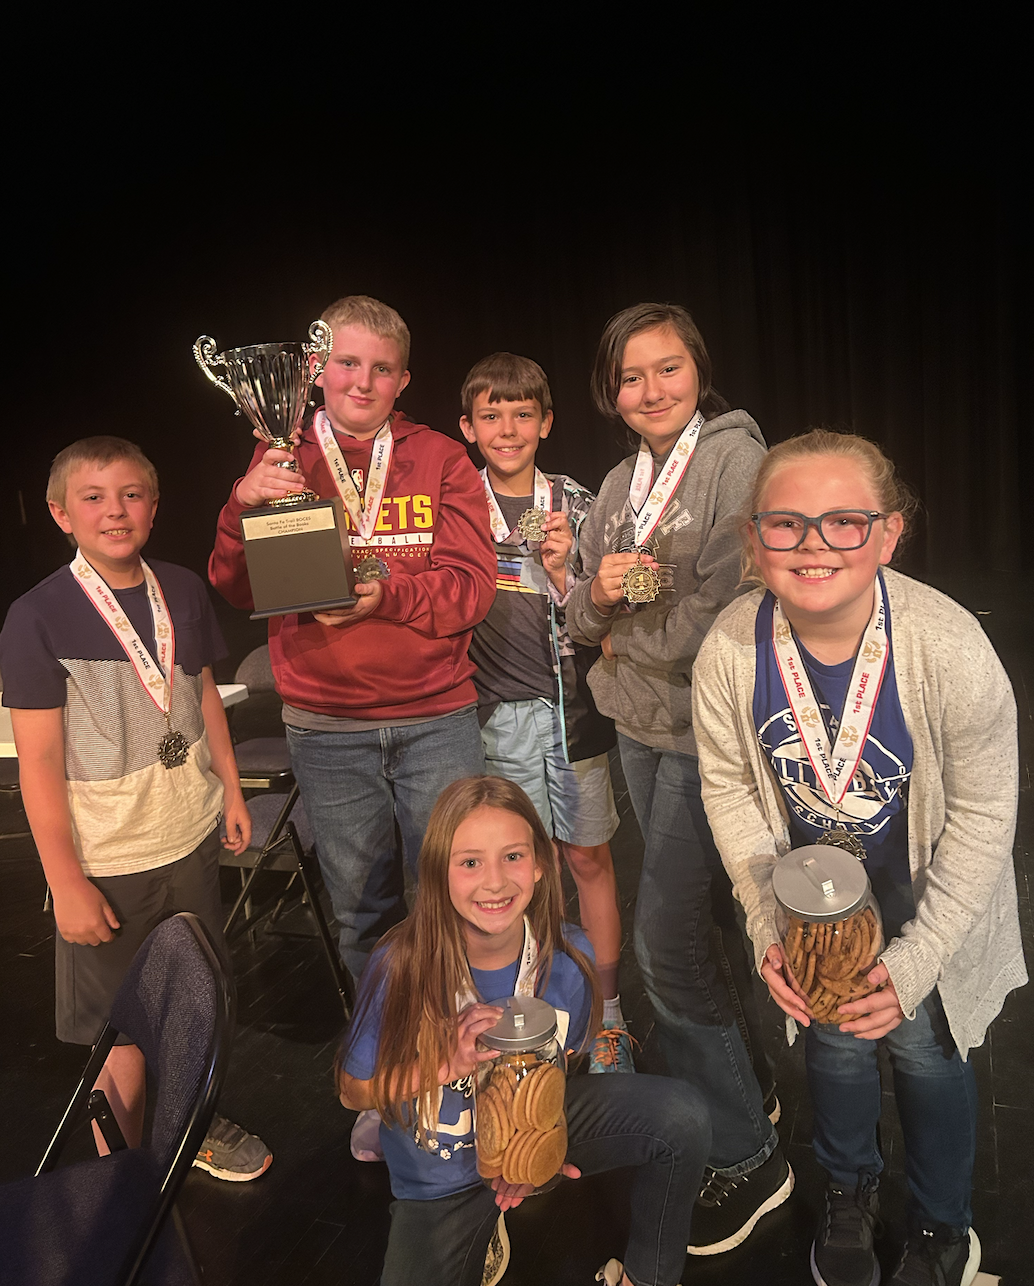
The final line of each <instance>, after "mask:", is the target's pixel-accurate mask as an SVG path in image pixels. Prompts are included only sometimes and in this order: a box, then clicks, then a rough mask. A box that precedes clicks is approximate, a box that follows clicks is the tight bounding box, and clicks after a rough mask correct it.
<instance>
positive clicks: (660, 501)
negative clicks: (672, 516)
mask: <svg viewBox="0 0 1034 1286" xmlns="http://www.w3.org/2000/svg"><path fill="white" fill-rule="evenodd" d="M703 425H704V417H703V414H702V413H701V412H700V411H697V413H696V415H694V416H693V418H692V419H691V420H690V422H689V423H688V424H687V425H686V427H685V428H684V429H683V430H682V432H681V433H680V434H679V438H678V441H677V442H676V443H675V445H674V447H672V449H671V452H670V454H669V455H668V461H667V463H666V464H665V466H664V468H663V470H662V471H661V472H660V473H659V474H658V475H657V481H656V482H655V483H654V484H653V485H652V486H651V485H650V480H651V478H652V477H653V452H652V451H651V450H650V447H649V444H648V443H647V441H646V439H645V438H644V439H643V440H642V442H641V443H640V445H639V454H638V456H637V457H636V462H635V468H634V469H633V470H632V477H631V480H630V481H629V484H628V502H629V504H630V505H631V506H632V510H633V512H634V513H635V514H636V520H635V543H636V548H637V549H642V547H643V546H644V545H645V544H646V542H647V541H648V540H649V539H650V537H651V535H652V534H653V529H654V528H655V527H656V526H657V524H658V523H659V522H660V520H661V518H662V516H663V515H664V511H665V509H666V508H667V507H668V502H669V501H670V500H671V498H672V496H673V495H674V494H675V488H676V487H677V486H678V485H679V483H680V482H681V481H682V475H683V474H684V473H685V472H686V469H687V468H688V467H689V462H690V460H692V458H693V452H694V451H695V450H696V445H697V438H698V436H699V434H700V430H701V429H702V428H703Z"/></svg>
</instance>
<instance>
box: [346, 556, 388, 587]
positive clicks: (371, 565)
mask: <svg viewBox="0 0 1034 1286" xmlns="http://www.w3.org/2000/svg"><path fill="white" fill-rule="evenodd" d="M390 575H391V572H390V570H389V568H388V564H387V563H386V562H385V561H384V559H383V558H377V557H376V556H375V555H374V554H367V556H366V557H365V558H364V559H363V560H362V562H360V564H359V566H358V567H357V568H356V569H355V578H356V580H357V581H359V582H360V583H361V584H364V585H365V584H366V583H367V582H368V581H372V580H387V579H388V577H389V576H390Z"/></svg>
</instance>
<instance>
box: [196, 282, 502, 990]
mask: <svg viewBox="0 0 1034 1286" xmlns="http://www.w3.org/2000/svg"><path fill="white" fill-rule="evenodd" d="M323 317H324V320H325V321H327V322H329V323H330V326H331V327H332V328H333V331H334V346H333V350H332V352H331V354H330V358H329V360H328V362H327V365H326V368H325V370H324V371H323V374H322V375H320V376H319V378H318V379H317V380H316V384H317V385H318V386H319V387H320V388H322V389H323V393H324V402H325V405H324V407H323V408H321V409H320V410H318V411H317V412H316V415H315V416H314V417H313V420H312V422H311V424H309V425H307V426H306V427H305V429H304V430H303V432H302V433H301V440H300V442H299V444H298V446H297V448H296V450H295V454H294V458H295V460H296V461H297V465H298V471H297V472H295V473H292V472H291V471H289V470H286V469H283V468H277V467H276V466H277V463H278V462H283V461H285V460H288V459H290V457H289V456H288V455H287V454H286V453H285V452H283V451H276V450H272V449H267V448H266V446H265V444H263V443H260V444H259V445H258V447H257V448H256V451H255V455H254V458H253V459H252V462H251V467H250V469H249V470H248V472H247V473H246V474H245V476H244V477H243V478H241V479H239V480H238V481H237V482H236V483H235V484H234V487H233V490H232V492H231V493H230V499H229V500H228V501H227V503H226V505H225V506H224V507H223V510H222V512H221V514H220V515H219V524H218V529H217V534H216V542H215V550H214V551H213V553H212V557H211V561H210V563H209V577H210V579H211V581H212V584H213V585H214V586H215V587H216V589H218V590H219V592H220V593H221V594H222V595H223V596H224V597H225V598H227V599H228V600H229V601H230V602H231V603H232V604H233V605H234V606H235V607H240V608H250V607H251V606H252V599H251V587H250V585H249V583H248V576H247V569H246V566H245V561H244V548H243V545H242V542H241V532H240V517H241V514H242V512H244V511H245V510H247V509H249V508H253V507H255V506H257V505H263V504H265V503H267V502H268V501H269V500H271V499H273V498H274V497H277V496H283V495H286V494H288V493H289V492H294V491H300V490H302V489H304V488H306V487H307V488H309V489H310V490H312V491H315V492H317V494H318V495H320V496H321V497H333V496H335V495H338V494H340V495H341V498H342V500H343V501H344V503H345V508H346V510H347V511H348V514H349V528H350V532H351V540H352V553H353V560H354V562H355V564H356V565H357V566H358V565H359V564H360V563H361V562H362V561H363V560H364V559H367V558H375V559H380V560H382V564H383V573H386V575H384V578H383V579H375V580H371V581H368V582H367V583H357V585H356V595H357V596H358V599H359V601H358V602H357V603H356V604H355V606H354V607H349V608H339V609H335V610H333V611H327V612H316V613H301V614H296V615H287V616H274V617H271V618H270V621H269V652H270V660H271V662H272V666H273V675H274V678H275V679H276V686H277V691H278V692H279V693H280V696H281V697H282V698H283V702H284V708H283V719H284V723H285V724H286V725H287V740H288V745H289V746H290V751H291V762H292V766H293V768H294V772H295V776H296V778H297V780H298V783H299V785H300V787H301V792H302V801H303V803H304V805H305V809H306V812H307V813H308V815H309V819H310V821H311V822H312V827H313V831H314V832H315V836H316V847H317V852H318V854H319V860H320V866H321V868H322V871H323V877H324V880H325V882H326V885H327V888H328V890H329V892H330V896H331V901H332V903H333V906H334V915H335V916H336V918H337V921H338V924H339V926H340V929H341V936H340V945H341V955H342V958H343V960H344V962H345V964H346V965H347V967H348V969H349V970H350V971H351V973H352V975H353V977H354V978H358V977H359V974H360V973H361V972H362V969H363V966H364V964H365V963H366V959H367V956H368V955H369V953H370V951H371V950H372V948H373V946H374V944H375V943H376V942H377V940H378V938H380V936H381V935H382V934H383V933H384V932H385V931H386V930H388V929H389V928H391V926H392V925H393V924H395V923H396V922H397V921H398V920H400V919H402V917H403V916H404V915H405V912H406V907H405V902H404V901H403V867H402V858H403V857H404V859H405V861H406V863H407V865H408V866H409V868H410V870H411V871H412V872H413V873H414V874H415V872H416V859H417V854H418V853H419V851H420V844H421V841H422V839H423V835H424V830H425V828H426V825H427V819H428V816H429V815H430V812H431V808H432V805H433V804H434V801H435V800H436V799H437V797H438V795H439V793H440V792H441V791H442V790H443V789H444V788H445V787H446V786H447V785H449V783H450V782H452V781H454V780H456V778H458V777H467V776H470V775H471V774H473V773H480V772H484V770H485V761H484V756H483V752H482V749H481V734H480V731H479V728H478V720H477V709H476V708H477V694H476V692H475V689H474V684H473V681H472V679H471V675H472V674H473V672H474V666H473V664H472V663H471V662H470V661H469V660H468V657H467V646H468V644H469V642H470V635H471V630H472V629H473V627H474V625H475V624H476V623H477V622H478V621H480V620H481V619H482V618H483V617H484V615H485V613H486V612H487V611H488V609H489V607H490V606H491V604H492V600H493V598H494V596H495V552H494V550H493V548H492V544H491V536H490V532H489V520H488V507H487V505H486V502H485V492H484V488H483V487H482V484H481V479H480V478H479V477H478V474H477V470H476V469H475V468H474V466H473V465H472V464H471V462H470V460H469V459H468V457H467V454H466V451H465V450H464V449H463V447H462V446H460V444H459V443H457V442H454V441H453V440H452V439H450V438H447V437H445V436H444V435H443V434H440V433H435V432H433V431H432V430H431V429H429V428H427V427H426V426H425V425H423V424H413V423H412V422H411V421H410V420H408V419H407V418H406V417H405V415H404V414H403V413H402V412H401V411H398V410H395V409H394V404H395V401H396V400H397V398H398V397H399V395H400V394H401V392H402V390H403V389H404V388H405V387H406V385H407V384H408V383H409V371H408V370H407V369H406V367H407V363H408V360H409V330H408V329H407V327H406V324H405V322H404V321H403V320H402V318H401V317H400V316H399V315H398V313H397V312H396V311H395V310H394V309H393V308H389V307H388V306H387V305H386V304H382V303H379V302H378V301H377V300H375V299H370V298H368V297H367V296H365V295H351V296H348V297H347V298H345V299H339V300H338V301H337V302H336V303H334V304H331V306H330V307H329V308H328V309H327V310H326V311H325V312H324V314H323ZM338 479H341V481H338ZM396 825H397V828H398V834H399V836H400V837H401V845H402V854H399V852H398V844H397V841H396Z"/></svg>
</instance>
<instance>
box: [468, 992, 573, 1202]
mask: <svg viewBox="0 0 1034 1286" xmlns="http://www.w3.org/2000/svg"><path fill="white" fill-rule="evenodd" d="M488 1003H489V1004H491V1005H498V1006H499V1007H500V1008H501V1009H502V1010H503V1016H502V1018H500V1019H499V1021H498V1022H497V1023H496V1025H495V1026H494V1027H490V1028H489V1029H488V1031H486V1032H482V1033H481V1036H480V1037H479V1040H480V1042H481V1044H482V1045H484V1046H485V1047H486V1048H487V1049H494V1050H498V1051H499V1052H498V1056H497V1057H496V1058H492V1059H486V1060H485V1061H484V1062H483V1063H479V1064H478V1070H477V1075H476V1077H475V1082H474V1091H475V1098H476V1110H477V1117H476V1121H477V1125H476V1135H477V1168H478V1174H480V1175H481V1177H482V1179H483V1180H484V1181H485V1183H486V1184H488V1185H489V1186H491V1184H492V1181H493V1179H496V1178H498V1177H499V1176H502V1178H503V1180H504V1182H506V1183H515V1184H530V1185H531V1187H532V1188H533V1189H534V1190H535V1191H536V1192H547V1191H548V1190H549V1189H550V1188H552V1187H553V1186H554V1185H555V1184H556V1183H557V1182H558V1180H559V1178H560V1167H561V1165H562V1164H563V1162H564V1158H565V1157H566V1156H567V1121H566V1120H565V1118H564V1094H565V1092H566V1089H567V1061H566V1059H565V1057H564V1049H563V1045H562V1044H560V1042H558V1041H557V1038H556V1031H557V1020H556V1010H555V1009H554V1008H553V1006H552V1005H550V1004H547V1003H546V1001H544V1000H538V999H537V998H536V997H534V996H507V997H506V998H505V999H504V1000H490V1001H489V1002H488Z"/></svg>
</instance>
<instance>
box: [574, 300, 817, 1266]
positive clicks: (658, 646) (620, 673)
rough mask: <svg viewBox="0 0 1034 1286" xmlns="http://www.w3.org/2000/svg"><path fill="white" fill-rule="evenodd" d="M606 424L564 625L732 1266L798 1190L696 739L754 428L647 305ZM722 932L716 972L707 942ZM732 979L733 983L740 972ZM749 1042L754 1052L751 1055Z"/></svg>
mask: <svg viewBox="0 0 1034 1286" xmlns="http://www.w3.org/2000/svg"><path fill="white" fill-rule="evenodd" d="M593 395H594V398H595V401H596V403H597V405H598V406H599V408H600V410H601V411H603V412H604V414H607V415H610V416H620V417H621V418H622V419H623V420H624V422H625V424H626V425H627V426H628V428H629V429H630V430H631V432H632V434H633V435H634V440H635V441H636V445H637V446H638V451H637V453H636V455H634V456H631V457H630V458H629V459H627V460H624V461H623V462H622V463H621V464H619V465H618V466H617V467H616V468H615V469H612V470H611V472H610V473H609V474H608V475H607V478H606V479H605V481H604V483H603V486H602V488H601V490H600V494H599V497H598V499H597V500H596V502H595V504H594V505H593V507H592V509H591V511H590V512H589V515H588V517H587V518H586V520H585V523H584V525H583V527H582V532H581V550H582V560H583V566H584V575H583V577H582V579H581V580H580V581H579V583H578V585H577V586H576V587H575V589H574V591H573V592H572V595H571V599H570V602H569V604H568V608H567V624H568V629H569V630H570V633H571V636H572V637H573V638H574V639H576V640H577V641H578V642H582V643H591V644H601V645H602V648H603V656H602V657H601V659H600V660H599V661H598V662H597V663H596V665H595V666H594V667H593V669H592V671H591V672H590V675H589V685H590V687H591V688H592V692H593V695H594V697H595V699H596V704H597V705H598V707H599V709H600V710H601V711H602V712H603V713H604V714H607V715H610V716H611V718H613V719H614V721H615V723H616V725H617V730H618V745H619V748H620V754H621V765H622V769H623V771H624V775H625V780H626V782H627V783H628V789H629V794H630V796H631V799H632V806H633V808H634V809H635V813H636V817H637V819H638V821H639V826H640V829H641V830H642V833H643V839H644V841H645V852H644V856H643V867H642V874H641V877H640V883H639V895H638V900H637V905H636V916H635V930H634V941H635V952H636V959H637V960H638V962H639V966H640V970H641V972H642V976H643V983H644V986H645V988H646V991H647V994H648V995H649V997H650V1000H651V1003H652V1005H653V1008H654V1013H655V1015H656V1021H657V1029H658V1034H659V1036H660V1041H661V1045H662V1047H663V1049H664V1053H665V1056H666V1058H667V1061H668V1066H669V1070H670V1071H671V1074H672V1075H673V1076H677V1077H681V1078H682V1079H684V1080H687V1081H690V1082H692V1083H693V1084H694V1085H696V1086H697V1087H698V1088H699V1089H700V1090H701V1091H702V1092H703V1094H704V1096H705V1098H706V1101H707V1103H708V1107H709V1109H710V1112H711V1122H712V1131H713V1142H712V1148H711V1154H710V1156H709V1159H708V1169H707V1170H705V1174H704V1185H703V1188H702V1190H701V1193H700V1196H699V1198H698V1201H697V1205H696V1208H695V1210H694V1218H693V1233H692V1238H691V1244H690V1246H689V1251H690V1253H691V1254H699V1255H709V1254H717V1253H719V1252H721V1251H724V1250H728V1249H730V1248H731V1247H732V1246H735V1245H737V1244H739V1242H741V1241H743V1240H744V1238H745V1237H747V1235H748V1234H749V1233H750V1231H751V1229H752V1228H753V1227H754V1225H755V1224H756V1223H757V1221H758V1219H759V1218H760V1217H761V1216H762V1215H763V1214H764V1213H765V1212H766V1211H768V1210H771V1209H773V1208H774V1207H775V1206H777V1205H779V1204H781V1203H782V1202H783V1201H785V1200H786V1198H787V1197H788V1196H789V1194H790V1191H791V1189H792V1187H793V1176H792V1174H791V1172H790V1169H789V1167H788V1165H787V1164H786V1161H785V1160H784V1159H783V1156H782V1153H781V1152H780V1150H779V1146H778V1139H777V1137H776V1134H775V1131H774V1129H773V1128H772V1121H771V1120H770V1119H769V1115H768V1112H769V1111H770V1110H771V1111H772V1115H773V1117H774V1115H775V1110H774V1109H775V1096H774V1093H772V1094H771V1095H770V1099H769V1102H768V1103H766V1100H765V1093H764V1092H763V1090H762V1089H761V1087H759V1084H758V1079H757V1077H756V1076H755V1072H754V1068H753V1067H752V1061H751V1052H752V1051H751V1050H750V1049H748V1044H747V1042H748V1041H750V1043H751V1045H752V1046H753V1053H754V1055H755V1066H758V1067H760V1068H761V1069H763V1070H762V1076H763V1077H764V1078H765V1079H766V1081H767V1082H768V1083H767V1084H766V1086H765V1090H771V1089H772V1086H771V1075H770V1073H769V1072H768V1070H767V1065H766V1064H765V1062H764V1054H763V1052H762V1050H761V1049H760V1040H759V1032H758V1022H757V1015H756V1013H754V1011H753V1000H752V998H751V994H750V986H749V976H748V974H747V970H746V968H743V969H742V971H741V984H740V986H739V987H738V988H736V987H735V986H733V987H730V986H729V985H728V983H727V982H726V977H727V976H728V973H727V970H726V968H725V965H726V964H727V963H730V964H732V963H735V962H742V961H743V957H744V951H743V945H742V941H741V940H740V935H739V932H738V930H737V928H736V924H735V919H734V917H733V915H732V913H731V899H730V896H729V884H728V879H727V877H726V875H725V873H724V871H723V870H722V866H721V860H720V858H719V856H718V852H717V850H716V849H715V846H714V842H713V840H712V838H711V833H710V830H709V829H708V826H707V819H706V817H705V814H704V810H703V805H702V804H701V800H700V777H699V773H698V770H697V759H696V742H695V739H694V736H693V715H692V686H691V683H692V671H693V662H694V660H695V659H696V655H697V651H698V650H699V648H700V645H701V643H702V642H703V640H704V636H705V635H706V634H707V631H708V629H709V628H710V627H711V624H712V622H713V621H714V619H715V617H716V616H717V615H718V613H719V612H720V611H721V610H722V609H723V608H724V607H725V606H726V605H727V604H728V603H729V602H731V600H732V599H733V598H734V596H735V595H736V593H737V586H738V583H739V550H740V544H739V536H738V532H737V522H738V515H739V513H740V511H741V510H742V508H743V506H744V504H745V503H746V501H747V498H748V496H749V494H750V489H751V485H752V483H753V480H754V476H755V474H756V473H757V470H758V467H759V465H760V464H761V460H762V458H763V456H764V451H765V443H764V439H763V438H762V436H761V432H760V430H759V429H758V426H757V425H756V424H755V423H754V421H753V420H752V419H751V417H750V416H749V415H747V414H746V412H745V411H730V410H729V408H728V405H727V404H726V402H725V401H724V399H722V397H721V396H720V395H719V394H718V393H717V392H716V391H715V390H714V389H712V387H711V364H710V360H709V358H708V356H707V349H706V347H705V345H704V341H703V339H702V337H701V335H700V332H699V331H698V330H697V328H696V326H695V325H694V323H693V320H692V318H691V317H690V315H689V313H688V312H686V310H685V309H684V308H681V307H679V306H677V305H671V304H639V305H636V306H635V307H632V308H626V309H625V310H624V311H623V312H620V313H618V314H617V315H616V316H615V317H613V318H611V320H610V322H609V323H608V324H607V327H606V329H605V331H604V333H603V338H602V340H601V342H600V348H599V352H598V354H597V358H596V366H595V370H594V373H593ZM712 905H714V908H715V913H716V914H717V915H718V916H719V918H721V919H722V920H724V924H723V926H722V927H723V928H725V929H726V930H727V932H726V935H725V942H724V947H723V948H722V951H723V954H725V955H727V956H728V958H729V959H728V961H726V960H725V959H719V958H718V954H717V950H716V947H715V945H714V944H715V940H716V935H715V934H714V933H712V928H713V925H714V919H713V915H712ZM734 972H735V970H734ZM745 1036H746V1040H745Z"/></svg>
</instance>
